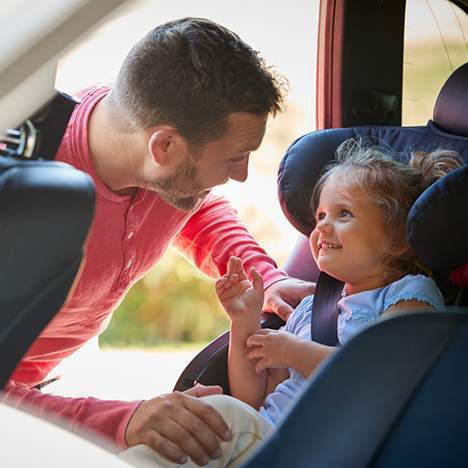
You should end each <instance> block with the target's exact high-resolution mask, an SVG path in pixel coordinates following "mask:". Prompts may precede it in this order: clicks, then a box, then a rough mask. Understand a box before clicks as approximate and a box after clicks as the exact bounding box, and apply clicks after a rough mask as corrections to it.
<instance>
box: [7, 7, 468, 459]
mask: <svg viewBox="0 0 468 468" xmlns="http://www.w3.org/2000/svg"><path fill="white" fill-rule="evenodd" d="M409 1H411V0H409ZM452 3H453V4H454V5H457V8H460V10H461V11H463V12H464V13H465V14H467V15H468V1H465V0H460V1H454V2H452ZM404 15H405V1H397V2H396V1H370V2H356V1H353V0H342V1H339V0H335V1H332V0H322V1H321V8H320V23H319V24H320V28H319V43H318V50H319V55H318V69H317V124H318V125H317V127H318V128H319V130H317V131H314V132H311V133H308V134H306V135H303V136H301V137H299V138H297V139H296V140H295V141H294V142H293V143H292V144H291V146H290V147H289V149H288V150H287V152H286V154H285V156H284V157H283V160H282V162H281V165H280V168H279V172H278V196H279V203H280V206H281V209H282V210H283V213H284V215H285V216H286V218H287V219H288V220H289V221H290V222H291V224H292V225H293V226H294V227H295V228H296V229H297V230H298V232H299V234H298V241H297V243H296V245H295V247H294V249H293V251H292V253H291V256H290V258H289V259H288V261H287V263H286V265H285V267H284V268H285V270H286V271H287V272H288V273H289V274H290V275H291V276H295V277H298V278H301V279H306V280H311V281H317V291H316V297H317V300H319V299H318V298H319V297H321V298H322V299H320V301H321V304H322V305H321V308H322V310H327V305H328V304H329V303H330V302H331V301H335V302H336V299H334V298H335V297H336V294H337V292H336V291H338V290H340V291H341V290H342V284H340V283H338V284H337V282H336V281H330V278H329V277H328V278H327V277H326V275H323V274H319V271H318V268H317V266H316V265H315V263H314V260H313V259H312V256H311V254H310V252H309V247H308V243H307V237H308V235H309V234H310V232H311V230H312V228H313V226H312V223H311V216H310V212H309V200H310V195H311V192H312V188H313V186H314V184H315V182H316V181H317V179H318V177H319V176H320V173H321V171H322V169H323V168H324V166H326V165H327V164H328V163H329V162H330V161H331V160H333V158H334V154H335V150H336V148H337V147H338V146H339V145H340V144H341V143H342V142H343V141H345V140H347V139H348V138H350V137H354V138H367V139H371V140H374V141H379V142H384V143H385V144H387V145H389V146H390V147H391V148H393V149H394V150H395V157H397V158H399V159H400V160H402V161H407V160H408V157H409V154H410V153H411V151H413V150H418V151H427V152H430V151H432V150H434V149H437V148H446V149H451V150H456V151H457V152H458V153H459V154H460V155H461V156H462V158H463V160H464V161H465V165H464V166H463V167H461V168H459V169H457V170H455V171H453V172H452V173H450V174H449V175H447V176H445V177H443V178H441V179H439V180H438V181H437V182H435V183H434V184H433V185H432V186H430V187H429V188H428V189H427V190H426V191H425V192H424V193H423V194H422V195H421V196H420V197H419V198H418V200H417V201H416V202H415V203H414V205H413V207H412V209H411V211H410V213H409V216H408V231H407V232H408V238H409V241H410V243H411V245H412V247H413V248H414V249H415V250H416V252H417V254H418V256H419V257H420V258H421V260H422V261H423V262H424V263H425V264H426V265H428V266H429V267H430V269H431V271H432V273H433V277H434V279H435V280H436V282H437V284H438V285H439V287H440V289H441V290H442V292H443V294H444V297H445V299H446V305H447V307H446V311H444V313H437V312H429V311H428V312H418V313H411V311H408V313H407V314H403V315H401V316H399V317H396V318H391V319H388V320H383V321H381V322H379V323H378V324H377V325H374V326H372V327H370V328H369V329H367V330H365V331H364V332H362V333H360V334H359V335H358V336H356V337H355V338H354V339H352V340H351V341H350V342H349V343H347V344H346V345H344V346H343V347H342V348H341V349H340V352H338V353H336V354H335V355H334V356H332V358H331V359H329V360H328V361H327V362H326V363H325V364H324V365H323V366H321V367H320V370H319V371H318V372H316V374H315V375H314V377H313V378H312V379H310V381H309V382H308V385H307V387H306V388H305V389H304V391H303V393H302V395H301V397H300V399H299V400H298V401H297V403H296V404H295V405H294V407H293V408H292V409H291V410H290V411H289V412H288V414H287V415H286V417H285V419H284V421H283V423H282V424H281V426H280V427H279V428H278V430H277V431H276V432H275V433H274V434H273V435H272V436H271V438H270V439H269V440H268V441H267V443H265V444H264V445H263V446H262V447H261V449H260V450H259V451H258V452H257V453H256V454H254V456H253V457H252V459H251V460H250V461H249V462H248V463H247V464H246V465H245V466H248V467H257V466H258V467H260V466H271V467H276V466H277V467H284V466H297V467H302V466H304V467H305V466H320V467H337V466H346V467H356V468H358V467H359V468H361V467H362V468H363V467H379V468H381V467H394V466H414V467H419V466H424V467H440V466H444V467H457V466H460V467H461V466H466V464H467V461H466V458H467V457H466V453H465V452H466V451H465V450H464V448H465V445H466V443H465V435H464V431H465V425H466V423H465V421H466V409H467V408H468V374H467V373H466V372H464V367H465V366H464V363H465V357H466V355H467V354H468V324H467V319H468V314H467V312H468V308H467V307H468V293H467V289H468V244H467V242H466V239H467V238H468V222H467V220H468V204H467V200H468V164H467V163H468V48H467V60H465V62H466V63H464V64H462V65H461V66H459V67H457V68H456V69H455V70H454V71H453V73H452V74H451V75H450V76H449V77H448V79H447V81H446V83H445V84H444V86H443V87H442V88H441V90H440V92H439V95H438V98H437V100H436V103H435V106H434V110H433V116H432V119H430V120H429V122H428V123H427V124H426V125H418V126H402V125H401V113H402V93H403V90H402V68H403V37H404ZM364 25H365V27H364ZM0 78H1V76H0ZM72 109H73V99H72V98H70V97H68V96H63V95H55V96H54V99H53V100H51V101H49V102H48V104H47V105H46V106H45V107H43V108H42V109H40V111H38V112H36V113H35V114H33V116H32V117H31V118H30V119H28V123H27V124H26V123H25V124H24V125H22V126H19V127H18V128H15V129H14V130H9V131H8V134H7V137H4V138H2V143H3V146H1V147H0V150H1V151H0V152H1V154H0V194H1V198H0V219H1V220H2V229H0V238H1V239H2V243H1V245H2V252H1V258H2V263H1V267H0V271H1V273H0V278H1V279H2V285H3V287H2V289H1V290H0V310H1V311H2V314H1V318H0V320H1V321H2V327H1V333H0V350H1V356H2V357H1V360H0V389H1V388H4V386H5V385H6V383H7V381H8V378H9V376H10V375H11V373H12V372H13V370H14V368H15V366H16V364H17V363H18V361H19V360H20V359H21V356H22V355H23V354H24V353H25V352H26V350H27V349H28V347H29V346H30V345H31V343H32V342H33V341H34V339H35V338H36V337H37V336H38V334H39V333H40V332H41V330H42V329H43V328H44V327H45V326H46V325H47V323H48V322H49V321H50V320H51V319H52V318H53V316H54V315H55V314H56V312H57V311H58V310H59V309H60V307H61V305H62V304H63V302H64V301H65V299H66V297H67V294H68V293H69V291H70V289H71V288H72V285H73V281H74V279H75V277H76V275H77V274H79V265H80V263H81V260H82V257H83V244H84V241H85V239H86V234H87V232H88V229H89V226H90V225H91V222H92V217H93V212H94V188H93V184H92V182H91V180H90V178H89V177H88V176H87V175H85V174H83V173H81V172H79V171H77V170H75V169H73V168H71V167H69V166H67V165H65V164H61V163H58V162H54V161H53V158H54V154H55V152H56V150H57V148H58V145H59V143H60V140H61V137H62V135H63V131H64V129H65V125H66V122H67V121H68V117H69V116H70V114H71V111H72ZM31 125H32V127H31ZM31 128H33V129H36V130H37V129H39V131H36V130H31ZM31 141H33V142H35V143H34V144H33V143H31ZM28 142H29V144H28ZM33 148H34V149H33ZM28 151H29V154H26V153H27V152H28ZM340 288H341V289H340ZM329 315H330V314H329ZM332 319H333V317H332V318H329V317H326V316H325V319H323V321H322V322H321V323H319V324H317V326H316V331H317V334H316V335H315V336H314V339H316V340H317V341H319V342H322V343H325V344H327V343H330V344H336V340H335V341H334V342H333V340H334V339H335V338H334V337H333V334H331V333H330V329H333V327H335V329H336V317H335V318H334V320H335V322H333V320H332ZM282 323H284V322H282V321H281V320H280V319H279V318H277V317H273V316H268V315H266V316H265V321H264V323H263V325H262V326H264V327H270V328H278V327H279V326H281V325H282ZM314 326H315V324H314ZM228 342H229V335H228V332H227V333H225V334H224V335H222V336H220V337H219V338H217V339H216V340H214V341H213V342H212V343H210V344H209V345H208V346H207V347H206V348H205V349H203V350H201V351H200V353H199V354H198V355H197V356H196V357H195V358H194V360H193V361H192V362H190V363H189V364H188V366H187V367H186V369H185V370H184V371H183V373H182V374H181V376H180V378H179V380H178V382H177V383H176V385H175V390H180V391H182V390H185V389H187V388H190V387H192V386H193V385H194V384H195V383H196V382H200V383H203V384H207V385H208V384H217V385H221V386H222V387H223V389H224V391H225V393H227V394H229V384H228V379H227V352H228ZM382 364H384V365H382ZM76 440H78V438H77V439H76ZM71 443H72V444H73V441H72V442H71ZM77 444H78V442H77ZM338 447H339V450H338V449H337V448H338ZM90 456H91V455H90ZM0 460H1V458H0ZM116 463H117V462H116ZM119 463H120V461H119ZM0 464H2V466H3V463H0ZM6 466H10V465H8V464H7V465H6ZM11 466H12V465H11ZM109 466H112V464H111V463H110V462H109Z"/></svg>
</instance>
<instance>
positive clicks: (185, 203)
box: [139, 158, 209, 211]
mask: <svg viewBox="0 0 468 468" xmlns="http://www.w3.org/2000/svg"><path fill="white" fill-rule="evenodd" d="M139 185H140V186H143V187H145V188H146V189H148V190H152V191H154V192H156V193H157V194H158V195H159V196H160V197H161V198H162V199H163V200H164V201H165V202H166V203H169V205H171V206H173V207H175V208H177V209H179V210H182V211H192V210H194V209H195V208H196V207H197V206H198V205H199V204H200V203H201V202H202V201H203V199H204V198H205V197H206V196H207V195H208V193H209V190H203V188H202V185H201V182H200V178H199V176H198V169H197V166H196V165H195V163H194V161H193V159H192V158H188V159H187V160H186V161H183V162H181V163H180V164H179V165H178V166H177V167H176V169H175V173H174V175H171V176H164V177H160V178H158V179H155V180H152V181H148V180H142V181H140V183H139Z"/></svg>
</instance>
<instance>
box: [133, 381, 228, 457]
mask: <svg viewBox="0 0 468 468" xmlns="http://www.w3.org/2000/svg"><path fill="white" fill-rule="evenodd" d="M215 393H222V389H221V387H217V386H212V387H205V386H203V385H197V386H195V387H194V388H191V389H189V390H187V391H185V392H183V393H181V392H173V393H168V394H165V395H161V396H159V397H156V398H153V399H151V400H147V401H145V402H143V403H142V404H141V405H140V406H139V407H138V408H137V410H136V411H135V413H134V414H133V416H132V418H131V419H130V421H129V423H128V426H127V430H126V433H125V437H126V440H127V444H128V446H129V447H131V446H133V445H139V444H145V445H147V446H149V447H151V448H152V449H153V450H155V451H156V452H158V453H160V454H161V455H163V456H164V457H166V458H168V459H169V460H171V461H173V462H175V463H180V464H183V463H185V462H187V456H188V457H190V458H191V459H192V460H193V461H194V462H195V463H198V464H199V465H206V464H207V463H208V462H209V460H210V459H213V458H219V457H220V456H221V451H220V440H229V439H230V438H231V432H230V430H229V428H228V427H227V425H226V423H225V422H224V420H223V418H222V417H221V416H220V414H219V413H218V412H217V411H216V410H215V409H214V408H213V407H212V406H210V405H208V404H207V403H204V402H203V400H200V399H198V397H201V396H206V395H212V394H215Z"/></svg>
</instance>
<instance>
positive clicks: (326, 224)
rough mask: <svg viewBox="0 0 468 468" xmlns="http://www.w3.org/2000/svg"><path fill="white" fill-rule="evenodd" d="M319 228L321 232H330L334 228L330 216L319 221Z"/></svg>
mask: <svg viewBox="0 0 468 468" xmlns="http://www.w3.org/2000/svg"><path fill="white" fill-rule="evenodd" d="M316 228H317V230H318V231H320V232H330V231H331V229H332V226H331V224H330V221H329V219H328V217H325V218H322V219H321V220H319V221H318V222H317V226H316Z"/></svg>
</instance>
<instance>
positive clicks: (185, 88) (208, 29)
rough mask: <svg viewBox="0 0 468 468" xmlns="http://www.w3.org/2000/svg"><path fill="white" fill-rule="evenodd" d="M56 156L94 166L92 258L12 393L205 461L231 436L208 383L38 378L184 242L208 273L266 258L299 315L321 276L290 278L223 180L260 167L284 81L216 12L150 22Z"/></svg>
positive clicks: (285, 302)
mask: <svg viewBox="0 0 468 468" xmlns="http://www.w3.org/2000/svg"><path fill="white" fill-rule="evenodd" d="M80 97H81V99H82V102H81V104H79V105H78V106H77V108H76V109H75V111H74V113H73V115H72V118H71V120H70V123H69V126H68V129H67V131H66V134H65V136H64V139H63V141H62V144H61V147H60V150H59V152H58V155H57V159H58V160H61V161H65V162H67V163H70V164H72V165H74V166H75V167H77V168H78V169H81V170H83V171H85V172H87V173H89V174H90V175H91V176H92V177H93V179H94V181H95V183H96V191H97V202H96V215H95V219H94V221H93V225H92V228H91V231H90V234H89V237H88V240H87V245H86V260H85V264H84V266H83V269H82V273H81V276H80V278H79V280H78V282H77V284H76V287H75V289H74V291H73V293H72V294H71V295H70V297H69V298H68V300H67V301H66V303H65V305H64V307H63V308H62V310H61V311H60V312H59V313H58V314H57V316H56V317H55V318H54V320H53V321H52V322H51V324H50V325H49V326H48V327H47V328H46V329H45V330H44V331H43V333H42V334H41V335H40V337H39V338H38V339H37V340H36V341H35V342H34V344H33V345H32V346H31V348H30V349H29V351H28V353H27V355H26V356H25V357H24V359H23V360H22V362H21V363H20V364H19V366H18V368H17V369H16V371H15V373H14V375H13V377H12V380H11V382H10V385H9V392H8V396H11V398H12V399H13V398H15V400H14V401H15V402H16V403H19V402H21V401H27V402H29V403H30V404H32V405H33V406H34V407H35V408H37V410H38V411H40V412H49V413H50V412H52V413H56V414H58V415H61V416H63V417H64V418H66V419H67V420H69V421H70V427H72V428H73V427H78V426H79V427H86V428H88V429H92V430H95V431H97V432H99V433H100V434H102V435H104V436H107V437H108V438H111V439H112V440H113V441H114V442H115V443H117V445H118V446H119V447H120V448H125V447H128V446H133V445H137V444H146V445H148V446H150V447H151V448H153V449H154V450H156V451H158V452H159V453H161V454H162V455H163V456H165V457H166V458H168V459H170V460H173V461H175V462H183V461H184V460H185V459H186V456H189V457H191V458H192V459H193V460H194V461H195V462H196V463H199V464H204V463H206V462H207V461H208V460H209V458H216V456H217V455H218V453H219V452H218V451H219V443H220V440H222V439H223V438H229V437H230V435H229V429H228V427H227V426H226V424H225V422H224V421H223V420H222V418H221V416H220V415H219V414H218V413H217V412H216V411H214V409H213V408H211V407H210V406H209V405H207V404H206V403H203V402H202V401H200V400H199V399H198V398H196V397H198V396H202V395H207V394H212V393H219V392H220V389H219V388H217V387H203V386H199V387H195V388H194V389H192V390H190V391H188V392H185V393H172V394H168V395H162V396H159V397H157V398H154V399H151V400H148V401H144V402H116V401H99V400H96V399H93V398H81V399H71V398H63V397H56V396H51V395H45V394H42V393H41V392H39V391H37V390H34V389H32V388H33V387H34V386H36V385H37V384H39V383H41V382H42V381H43V380H44V379H45V377H46V375H47V374H48V373H49V372H50V371H51V370H52V369H53V368H54V367H55V366H56V365H57V364H58V363H59V362H60V361H61V360H62V359H63V358H65V357H67V356H69V355H70V354H72V353H73V352H74V351H76V350H77V349H79V348H80V347H81V346H82V345H83V344H84V343H85V342H86V341H87V340H89V339H90V338H92V337H93V336H95V335H97V334H99V333H100V332H102V330H103V329H104V328H105V326H106V325H107V323H108V322H109V320H110V318H111V314H112V312H113V311H114V310H115V308H116V307H117V305H118V304H119V303H120V301H121V300H122V298H123V297H124V295H125V293H126V292H127V290H128V289H129V288H130V286H131V285H132V284H134V283H135V282H136V281H137V280H138V279H139V278H141V277H142V276H143V275H144V274H145V273H146V272H147V271H148V270H149V269H150V268H151V267H152V266H153V265H154V264H155V263H156V262H157V261H158V259H159V258H160V257H161V256H162V254H163V253H164V252H165V250H166V249H167V247H168V246H169V245H170V244H171V243H172V242H174V243H175V244H176V245H177V246H178V247H179V248H180V249H181V250H182V251H183V252H184V253H186V254H187V255H189V256H190V257H191V258H192V259H193V261H194V263H195V264H196V265H197V266H198V268H200V269H201V270H202V271H204V272H205V273H207V274H210V275H212V276H214V277H218V276H220V275H222V274H224V273H225V272H226V268H227V263H228V260H229V258H230V256H231V255H236V256H239V257H240V258H242V260H243V262H244V266H245V268H246V269H247V270H248V269H250V267H252V266H254V265H255V267H256V269H257V271H258V272H260V273H261V274H262V275H263V277H264V279H265V285H266V298H267V299H266V301H265V307H266V308H268V309H269V310H271V311H273V312H276V313H278V314H279V315H281V316H283V317H286V316H287V315H288V314H289V313H290V311H291V310H292V308H291V305H293V306H294V305H296V304H297V303H298V302H299V300H300V299H301V298H302V297H303V296H305V295H308V294H310V293H311V292H312V291H311V288H312V287H313V285H311V284H308V283H304V282H300V281H298V280H293V279H290V278H287V277H286V275H285V274H284V273H283V272H281V271H279V270H278V269H277V268H276V265H275V263H274V262H273V260H271V259H270V258H269V257H268V256H267V255H266V254H265V252H264V251H263V250H262V249H261V248H260V247H259V246H258V244H257V243H256V242H255V241H254V240H253V238H252V237H251V236H250V235H249V234H248V232H247V231H246V229H245V228H244V227H243V226H242V224H240V222H239V220H238V219H237V216H236V213H235V211H234V210H233V209H232V208H231V207H230V205H229V204H228V203H227V202H226V201H225V200H224V199H222V198H220V197H215V196H214V195H212V194H211V193H210V189H211V188H212V187H214V186H216V185H219V184H222V183H225V182H227V181H228V180H229V179H233V180H237V181H239V182H243V181H244V180H245V179H246V178H247V169H248V162H249V156H250V153H251V152H252V151H254V150H255V149H257V148H258V146H259V145H260V143H261V141H262V138H263V135H264V132H265V126H266V122H267V118H268V115H269V114H273V115H274V114H275V113H276V112H278V111H279V110H280V107H281V103H282V98H283V96H282V83H281V79H280V77H278V76H276V75H275V74H274V73H273V72H272V71H271V70H270V69H269V68H268V67H267V66H266V65H265V63H264V62H263V60H262V59H261V58H259V56H258V54H257V52H255V51H254V50H252V49H251V48H250V47H249V46H248V45H247V44H245V43H244V42H243V41H242V40H241V39H240V38H239V37H238V36H236V35H235V34H233V33H232V32H230V31H228V30H227V29H225V28H223V27H221V26H219V25H217V24H215V23H213V22H211V21H208V20H203V19H195V18H185V19H181V20H176V21H172V22H169V23H166V24H164V25H162V26H159V27H157V28H156V29H154V30H153V31H151V32H150V33H149V34H148V35H147V36H146V37H145V38H143V39H142V40H141V41H140V42H139V43H138V44H136V45H135V46H134V47H133V49H132V50H131V51H130V53H129V54H128V56H127V57H126V59H125V61H124V63H123V65H122V67H121V69H120V71H119V74H118V77H117V80H116V83H115V86H114V87H113V88H112V90H110V89H109V88H104V87H95V88H91V89H88V90H85V91H84V92H82V93H81V96H80Z"/></svg>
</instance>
